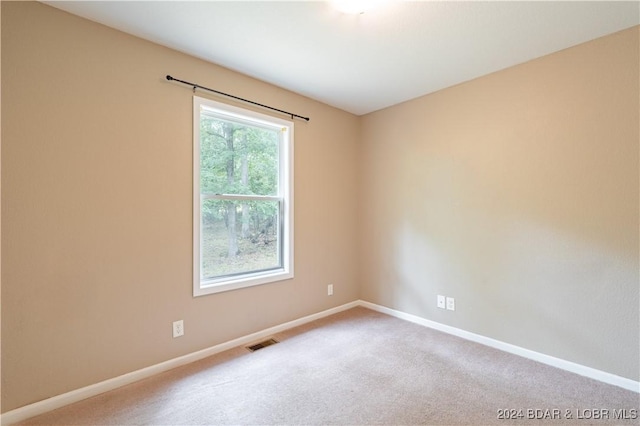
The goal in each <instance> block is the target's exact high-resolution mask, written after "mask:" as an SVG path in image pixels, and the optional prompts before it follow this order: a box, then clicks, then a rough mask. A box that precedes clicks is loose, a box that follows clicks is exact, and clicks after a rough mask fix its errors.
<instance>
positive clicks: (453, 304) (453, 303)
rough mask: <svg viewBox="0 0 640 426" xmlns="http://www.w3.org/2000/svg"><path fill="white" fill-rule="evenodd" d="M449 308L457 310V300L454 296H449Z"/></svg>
mask: <svg viewBox="0 0 640 426" xmlns="http://www.w3.org/2000/svg"><path fill="white" fill-rule="evenodd" d="M447 309H448V310H450V311H455V310H456V300H455V299H454V298H453V297H447Z"/></svg>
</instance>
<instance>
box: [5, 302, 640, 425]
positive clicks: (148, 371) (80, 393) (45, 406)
mask: <svg viewBox="0 0 640 426" xmlns="http://www.w3.org/2000/svg"><path fill="white" fill-rule="evenodd" d="M356 306H362V307H365V308H368V309H371V310H374V311H377V312H381V313H383V314H387V315H390V316H393V317H396V318H400V319H403V320H406V321H410V322H413V323H416V324H420V325H423V326H425V327H429V328H433V329H435V330H439V331H442V332H444V333H448V334H451V335H454V336H458V337H461V338H463V339H466V340H470V341H473V342H476V343H480V344H483V345H486V346H490V347H492V348H496V349H499V350H502V351H504V352H508V353H512V354H514V355H519V356H522V357H524V358H529V359H532V360H534V361H538V362H541V363H543V364H547V365H550V366H552V367H556V368H560V369H562V370H566V371H570V372H572V373H576V374H579V375H581V376H585V377H589V378H591V379H595V380H598V381H600V382H604V383H607V384H610V385H614V386H618V387H621V388H624V389H627V390H630V391H633V392H638V393H640V382H636V381H634V380H631V379H627V378H625V377H620V376H616V375H615V374H611V373H607V372H604V371H601V370H596V369H594V368H591V367H586V366H584V365H580V364H576V363H574V362H570V361H565V360H563V359H560V358H555V357H552V356H549V355H545V354H542V353H539V352H535V351H532V350H529V349H525V348H521V347H519V346H515V345H511V344H509V343H505V342H501V341H499V340H495V339H492V338H489V337H485V336H482V335H479V334H475V333H471V332H469V331H465V330H462V329H459V328H455V327H451V326H448V325H445V324H441V323H438V322H435V321H430V320H427V319H424V318H421V317H418V316H416V315H412V314H407V313H405V312H401V311H397V310H395V309H391V308H387V307H385V306H381V305H376V304H375V303H371V302H366V301H363V300H356V301H353V302H350V303H347V304H344V305H341V306H337V307H335V308H331V309H327V310H326V311H322V312H318V313H316V314H313V315H308V316H306V317H303V318H299V319H297V320H294V321H289V322H286V323H284V324H280V325H277V326H274V327H271V328H267V329H265V330H262V331H258V332H256V333H252V334H249V335H247V336H243V337H239V338H237V339H234V340H230V341H228V342H224V343H221V344H219V345H215V346H212V347H210V348H206V349H203V350H200V351H197V352H193V353H190V354H187V355H184V356H181V357H178V358H174V359H170V360H168V361H165V362H161V363H160V364H155V365H152V366H150V367H146V368H143V369H140V370H137V371H132V372H131V373H127V374H123V375H122V376H118V377H114V378H112V379H108V380H104V381H102V382H99V383H95V384H93V385H89V386H86V387H83V388H80V389H76V390H73V391H71V392H67V393H64V394H61V395H57V396H54V397H51V398H48V399H45V400H42V401H38V402H35V403H33V404H29V405H26V406H24V407H20V408H17V409H15V410H11V411H8V412H6V413H4V414H2V415H0V422H1V424H2V425H10V424H12V423H17V422H20V421H22V420H26V419H28V418H30V417H34V416H37V415H39V414H43V413H46V412H47V411H51V410H55V409H56V408H61V407H64V406H65V405H69V404H72V403H74V402H78V401H81V400H83V399H86V398H90V397H92V396H96V395H99V394H101V393H104V392H107V391H110V390H113V389H116V388H119V387H121V386H124V385H128V384H130V383H133V382H137V381H138V380H142V379H146V378H148V377H151V376H154V375H156V374H159V373H162V372H165V371H168V370H171V369H173V368H176V367H180V366H182V365H185V364H189V363H191V362H194V361H198V360H201V359H203V358H206V357H209V356H211V355H215V354H217V353H220V352H223V351H226V350H228V349H232V348H235V347H237V346H242V345H246V344H249V343H253V342H255V341H256V340H260V339H263V338H265V337H269V336H271V335H273V334H277V333H280V332H283V331H285V330H288V329H291V328H293V327H297V326H299V325H303V324H306V323H309V322H311V321H315V320H317V319H320V318H324V317H327V316H329V315H333V314H336V313H338V312H342V311H346V310H347V309H351V308H355V307H356Z"/></svg>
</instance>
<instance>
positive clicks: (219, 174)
mask: <svg viewBox="0 0 640 426" xmlns="http://www.w3.org/2000/svg"><path fill="white" fill-rule="evenodd" d="M281 137H282V130H281V129H280V128H274V127H267V126H264V127H259V126H255V125H251V124H247V123H243V122H242V121H240V120H234V119H232V118H231V119H230V118H227V117H220V116H217V115H215V114H214V113H211V112H209V111H206V110H202V111H201V113H200V144H201V145H200V170H201V172H200V192H201V193H202V194H243V195H270V196H275V195H278V158H279V153H278V147H279V141H280V138H281Z"/></svg>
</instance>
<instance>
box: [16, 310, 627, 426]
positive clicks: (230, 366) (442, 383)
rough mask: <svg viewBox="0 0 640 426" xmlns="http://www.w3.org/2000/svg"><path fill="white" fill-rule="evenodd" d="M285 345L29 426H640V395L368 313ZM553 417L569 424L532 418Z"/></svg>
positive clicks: (213, 361)
mask: <svg viewBox="0 0 640 426" xmlns="http://www.w3.org/2000/svg"><path fill="white" fill-rule="evenodd" d="M275 337H276V339H278V340H280V341H281V342H280V343H278V344H276V345H273V346H269V347H266V348H264V349H261V350H259V351H257V352H253V353H251V352H249V351H247V350H246V349H244V348H236V349H233V350H231V351H228V352H225V353H222V354H218V355H216V356H213V357H210V358H207V359H205V360H202V361H199V362H196V363H193V364H190V365H188V366H185V367H181V368H177V369H174V370H171V371H169V372H166V373H163V374H160V375H158V376H155V377H152V378H149V379H146V380H142V381H140V382H137V383H134V384H131V385H128V386H125V387H123V388H120V389H117V390H114V391H111V392H108V393H105V394H102V395H99V396H96V397H93V398H90V399H87V400H85V401H81V402H78V403H76V404H73V405H70V406H67V407H64V408H61V409H58V410H55V411H52V412H50V413H47V414H44V415H41V416H38V417H35V418H32V419H30V420H28V421H26V422H24V423H22V424H25V425H26V424H29V425H35V424H60V425H79V424H82V425H98V424H110V425H142V424H145V425H204V424H207V425H222V424H234V425H236V424H241V425H244V424H251V425H253V424H260V425H267V424H268V425H271V424H296V425H320V424H321V425H360V424H394V425H395V424H406V425H410V424H429V425H430V424H502V425H507V424H543V423H544V424H564V423H573V424H580V425H586V424H593V423H610V424H640V421H639V420H638V419H637V418H636V419H627V420H623V419H614V417H615V416H620V415H621V413H623V412H622V411H618V410H626V412H624V413H625V414H626V417H634V416H633V414H634V413H640V412H638V410H639V409H640V398H639V395H638V394H637V393H634V392H630V391H626V390H623V389H621V388H617V387H614V386H609V385H605V384H602V383H600V382H596V381H594V380H590V379H587V378H584V377H581V376H577V375H574V374H571V373H567V372H565V371H562V370H558V369H555V368H552V367H549V366H546V365H543V364H539V363H536V362H534V361H530V360H527V359H524V358H520V357H517V356H514V355H510V354H507V353H504V352H500V351H498V350H495V349H491V348H488V347H485V346H482V345H479V344H476V343H472V342H468V341H465V340H462V339H459V338H457V337H453V336H450V335H447V334H443V333H440V332H438V331H434V330H431V329H428V328H425V327H422V326H419V325H416V324H412V323H409V322H405V321H402V320H399V319H396V318H392V317H389V316H387V315H383V314H380V313H377V312H373V311H371V310H368V309H364V308H355V309H351V310H349V311H346V312H343V313H340V314H337V315H333V316H331V317H328V318H325V319H322V320H319V321H316V322H313V323H310V324H307V325H305V326H302V327H298V328H296V329H292V330H289V331H287V332H285V333H281V334H278V335H276V336H275ZM511 409H512V410H515V411H514V412H513V414H515V415H516V416H518V415H519V414H520V411H519V410H522V411H521V412H522V414H523V418H522V419H499V418H498V416H499V414H500V410H511ZM528 410H534V411H528ZM535 410H540V411H538V412H536V411H535ZM543 410H549V411H548V414H549V416H551V417H554V416H555V417H558V419H553V418H548V419H546V420H534V419H528V417H531V416H533V417H535V414H536V413H537V414H545V412H544V411H543ZM552 410H558V411H552ZM594 410H607V413H608V414H607V416H608V417H609V419H605V420H594V419H587V418H585V417H592V416H594V415H595V413H600V414H602V413H604V411H599V412H596V411H594ZM614 410H615V411H614ZM632 410H636V411H635V412H634V411H632ZM567 413H569V414H571V417H572V419H571V420H568V419H567V418H566V415H567ZM507 414H511V412H507ZM507 417H508V416H507ZM578 417H582V419H580V418H578Z"/></svg>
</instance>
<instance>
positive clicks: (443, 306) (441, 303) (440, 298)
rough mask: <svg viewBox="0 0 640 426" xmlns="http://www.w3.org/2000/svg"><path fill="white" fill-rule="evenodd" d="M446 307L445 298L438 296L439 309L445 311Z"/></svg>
mask: <svg viewBox="0 0 640 426" xmlns="http://www.w3.org/2000/svg"><path fill="white" fill-rule="evenodd" d="M445 307H446V305H445V297H444V296H441V295H438V308H440V309H444V308H445Z"/></svg>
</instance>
